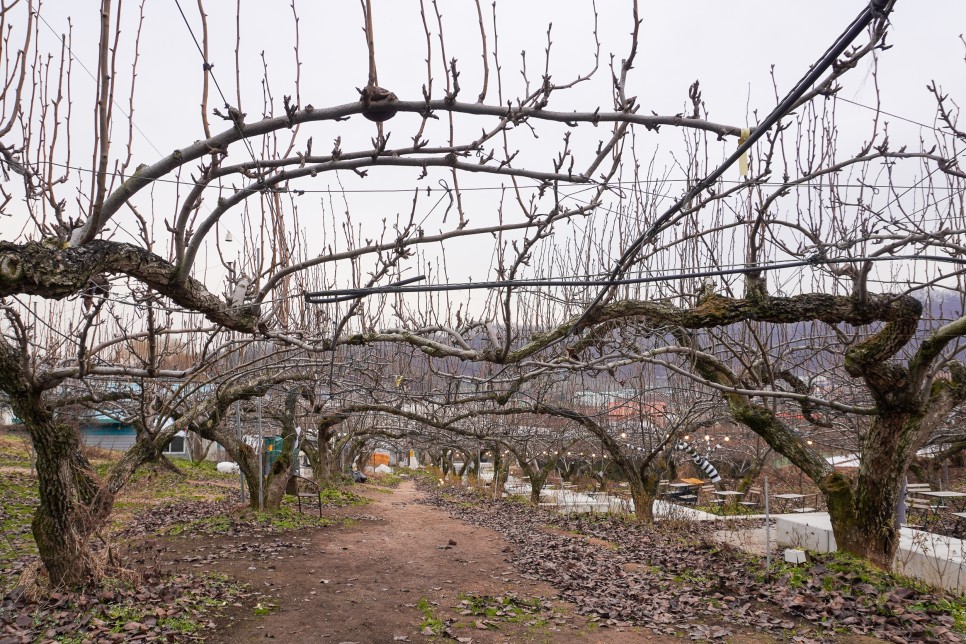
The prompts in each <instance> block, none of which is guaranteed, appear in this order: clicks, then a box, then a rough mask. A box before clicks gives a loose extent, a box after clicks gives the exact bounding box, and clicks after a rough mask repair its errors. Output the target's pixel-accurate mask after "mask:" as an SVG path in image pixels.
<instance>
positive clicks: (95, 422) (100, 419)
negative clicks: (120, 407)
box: [77, 414, 188, 458]
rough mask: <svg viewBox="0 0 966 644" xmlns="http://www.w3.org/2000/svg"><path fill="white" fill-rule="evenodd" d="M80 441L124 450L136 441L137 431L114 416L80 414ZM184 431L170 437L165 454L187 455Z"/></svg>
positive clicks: (91, 445)
mask: <svg viewBox="0 0 966 644" xmlns="http://www.w3.org/2000/svg"><path fill="white" fill-rule="evenodd" d="M77 425H78V431H79V432H80V436H81V442H83V443H84V445H87V446H89V447H99V448H101V449H109V450H115V451H119V452H126V451H127V450H129V449H131V447H133V446H134V443H135V441H137V431H136V430H135V429H134V426H133V425H131V424H129V423H122V422H121V421H119V420H117V419H116V418H111V417H110V416H106V415H104V414H91V415H87V416H82V417H81V418H79V419H78V421H77ZM185 439H186V437H185V433H184V432H178V434H177V435H176V436H175V437H174V438H173V439H171V442H170V443H168V446H167V447H165V449H164V454H165V455H166V456H171V457H174V458H185V457H187V456H188V450H187V447H188V446H187V441H186V440H185Z"/></svg>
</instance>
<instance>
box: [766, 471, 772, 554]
mask: <svg viewBox="0 0 966 644" xmlns="http://www.w3.org/2000/svg"><path fill="white" fill-rule="evenodd" d="M770 571H771V511H770V509H769V507H768V477H767V476H766V477H765V572H766V573H770Z"/></svg>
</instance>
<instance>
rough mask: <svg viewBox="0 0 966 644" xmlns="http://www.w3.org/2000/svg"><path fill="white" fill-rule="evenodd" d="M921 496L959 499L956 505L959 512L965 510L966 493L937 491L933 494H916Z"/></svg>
mask: <svg viewBox="0 0 966 644" xmlns="http://www.w3.org/2000/svg"><path fill="white" fill-rule="evenodd" d="M916 494H917V495H919V496H928V497H932V498H934V499H940V500H949V501H952V500H953V499H957V500H958V502H956V503H954V505H955V506H956V509H957V510H962V509H963V499H966V492H953V491H951V490H935V491H932V492H916Z"/></svg>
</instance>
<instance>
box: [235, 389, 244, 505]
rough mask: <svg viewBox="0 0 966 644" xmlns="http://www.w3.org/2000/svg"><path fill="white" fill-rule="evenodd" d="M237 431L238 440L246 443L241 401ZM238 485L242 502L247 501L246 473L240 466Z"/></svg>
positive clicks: (238, 410) (238, 404)
mask: <svg viewBox="0 0 966 644" xmlns="http://www.w3.org/2000/svg"><path fill="white" fill-rule="evenodd" d="M235 431H236V433H237V434H238V441H239V442H240V443H242V445H244V444H245V438H244V433H243V432H242V424H241V402H240V401H237V402H235ZM238 485H239V492H240V494H241V502H242V503H245V473H244V472H242V469H241V468H240V467H239V468H238Z"/></svg>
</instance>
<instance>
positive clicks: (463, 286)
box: [305, 255, 966, 304]
mask: <svg viewBox="0 0 966 644" xmlns="http://www.w3.org/2000/svg"><path fill="white" fill-rule="evenodd" d="M910 260H925V261H933V262H943V263H947V264H958V265H960V266H966V258H959V257H949V256H948V255H884V256H881V257H841V258H825V257H821V256H816V257H814V258H809V259H802V260H796V261H791V262H778V263H775V264H759V265H757V266H742V267H738V268H724V269H716V270H707V271H695V272H690V273H672V274H668V275H651V276H648V277H634V278H625V279H613V278H606V277H605V278H600V279H579V280H578V279H563V278H556V279H554V278H551V279H524V280H497V281H492V282H463V283H458V284H427V285H424V286H410V285H409V284H410V283H412V282H416V281H420V280H422V279H424V276H422V275H420V276H418V277H412V278H409V279H407V280H403V281H402V282H396V283H394V284H387V285H386V286H372V287H368V288H345V289H333V290H328V291H313V292H306V293H305V301H306V303H308V304H334V303H336V302H344V301H347V300H354V299H358V298H363V297H367V296H369V295H376V294H386V293H439V292H443V291H475V290H480V289H495V288H527V287H554V286H558V287H559V286H578V287H579V286H607V287H610V286H620V285H624V284H650V283H653V282H670V281H672V280H678V279H688V278H696V277H719V276H723V275H742V274H745V273H752V272H755V273H758V272H763V271H778V270H783V269H786V268H801V267H804V266H820V265H828V264H861V263H865V262H892V261H910Z"/></svg>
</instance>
